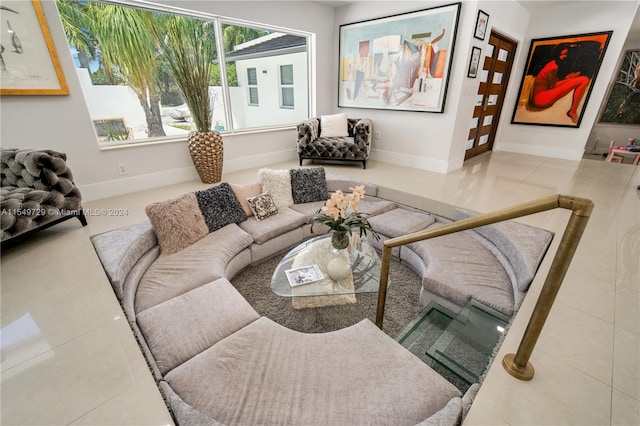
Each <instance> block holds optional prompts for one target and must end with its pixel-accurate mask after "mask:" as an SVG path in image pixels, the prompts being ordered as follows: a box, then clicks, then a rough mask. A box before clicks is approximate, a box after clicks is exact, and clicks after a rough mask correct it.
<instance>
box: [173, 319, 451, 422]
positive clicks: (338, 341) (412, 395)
mask: <svg viewBox="0 0 640 426" xmlns="http://www.w3.org/2000/svg"><path fill="white" fill-rule="evenodd" d="M164 379H165V381H166V383H167V384H168V385H169V386H170V387H171V388H172V389H173V391H174V392H175V393H176V394H177V395H179V396H180V398H182V399H183V400H184V402H185V403H186V404H188V405H189V406H191V407H193V408H194V409H195V410H197V411H198V412H200V413H202V414H204V415H205V416H208V417H210V418H212V419H215V420H216V421H217V422H220V423H223V424H277V423H286V424H299V425H302V424H304V425H338V424H340V425H356V424H371V423H372V422H373V423H376V424H410V425H415V424H416V423H419V422H420V421H422V420H424V419H426V418H428V417H429V416H431V415H433V414H434V413H436V412H437V411H439V410H440V409H442V408H443V407H445V406H446V405H447V403H448V402H449V401H450V400H451V399H452V398H459V397H460V396H461V394H460V391H459V390H458V389H456V388H455V387H454V386H453V385H452V384H451V383H449V382H448V381H447V380H445V379H444V378H442V377H441V376H440V375H438V374H437V373H436V372H435V371H434V370H432V369H431V368H429V367H428V366H427V365H425V364H424V363H423V362H422V361H420V360H419V359H418V358H417V357H415V356H414V355H413V354H412V353H410V352H409V351H407V350H406V349H404V348H403V347H402V346H401V345H400V344H398V343H397V342H396V341H394V340H393V339H392V338H391V337H389V336H387V335H386V334H385V333H384V332H383V331H381V330H380V329H378V328H377V327H376V326H375V325H374V324H373V323H372V322H371V321H369V320H363V321H361V322H359V323H358V324H355V325H353V326H351V327H348V328H345V329H342V330H339V331H334V332H330V333H317V334H313V333H312V334H305V333H299V332H296V331H292V330H289V329H287V328H285V327H283V326H281V325H279V324H276V323H275V322H273V321H271V320H269V319H268V318H266V317H261V318H260V319H258V320H257V321H254V322H252V323H251V324H249V325H248V326H246V327H244V328H242V329H240V330H238V331H237V332H235V333H234V334H232V335H230V336H228V337H227V338H225V339H223V340H221V341H219V342H218V343H217V344H215V345H214V346H212V347H211V348H210V349H207V350H206V351H204V352H202V353H200V354H198V355H196V356H195V357H193V358H191V359H190V360H188V361H186V362H185V363H184V364H182V365H180V366H178V367H176V368H175V369H173V370H172V371H170V372H169V373H168V374H167V375H166V376H165V378H164ZM374 389H375V392H372V391H369V390H374ZM380 395H384V397H382V398H381V397H380ZM238 401H242V403H241V404H239V403H238ZM285 419H286V420H285Z"/></svg>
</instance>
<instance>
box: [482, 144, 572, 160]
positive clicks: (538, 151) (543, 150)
mask: <svg viewBox="0 0 640 426" xmlns="http://www.w3.org/2000/svg"><path fill="white" fill-rule="evenodd" d="M493 149H494V150H495V151H506V152H515V153H517V154H528V155H537V156H539V157H551V158H559V159H561V160H572V161H580V160H581V159H582V155H583V154H584V148H582V149H563V148H554V147H549V146H535V145H527V146H525V145H523V144H519V143H509V142H500V143H496V145H495V146H494V148H493Z"/></svg>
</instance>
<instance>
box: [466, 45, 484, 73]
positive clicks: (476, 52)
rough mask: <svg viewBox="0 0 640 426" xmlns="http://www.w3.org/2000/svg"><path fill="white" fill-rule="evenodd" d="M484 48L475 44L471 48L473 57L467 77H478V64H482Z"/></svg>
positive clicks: (470, 60)
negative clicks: (481, 57)
mask: <svg viewBox="0 0 640 426" xmlns="http://www.w3.org/2000/svg"><path fill="white" fill-rule="evenodd" d="M481 53H482V50H481V49H480V48H479V47H476V46H473V48H472V49H471V59H469V69H468V70H467V77H471V78H476V76H477V75H478V66H479V65H480V54H481Z"/></svg>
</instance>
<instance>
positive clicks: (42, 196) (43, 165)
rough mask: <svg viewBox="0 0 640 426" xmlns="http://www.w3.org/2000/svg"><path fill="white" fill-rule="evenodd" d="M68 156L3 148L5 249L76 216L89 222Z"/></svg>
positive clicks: (0, 168) (0, 192) (1, 193)
mask: <svg viewBox="0 0 640 426" xmlns="http://www.w3.org/2000/svg"><path fill="white" fill-rule="evenodd" d="M66 159H67V156H66V154H64V153H61V152H56V151H52V150H49V149H46V150H45V149H15V148H11V149H7V148H3V149H2V150H0V178H1V181H2V186H1V188H0V204H1V207H2V212H1V215H0V219H2V220H1V225H2V231H1V239H0V241H1V244H2V248H6V247H8V246H10V245H13V244H14V243H16V242H17V241H19V240H21V239H22V238H24V237H26V236H27V235H29V234H31V233H32V232H35V231H37V230H40V229H44V228H47V227H49V226H51V225H54V224H56V223H59V222H62V221H64V220H67V219H70V218H73V217H77V218H78V219H79V220H80V222H81V223H82V225H83V226H85V225H87V220H86V218H85V216H84V212H83V210H82V206H81V200H82V197H81V195H80V190H79V189H78V187H77V186H76V185H75V183H74V182H73V176H72V174H71V170H69V167H67V162H66Z"/></svg>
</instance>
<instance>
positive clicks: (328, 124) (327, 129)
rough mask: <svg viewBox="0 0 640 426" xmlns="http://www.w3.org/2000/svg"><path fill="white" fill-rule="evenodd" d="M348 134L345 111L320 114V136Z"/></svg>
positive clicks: (336, 136)
mask: <svg viewBox="0 0 640 426" xmlns="http://www.w3.org/2000/svg"><path fill="white" fill-rule="evenodd" d="M345 136H349V128H348V127H347V113H342V114H332V115H322V116H320V137H323V138H341V137H345Z"/></svg>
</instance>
